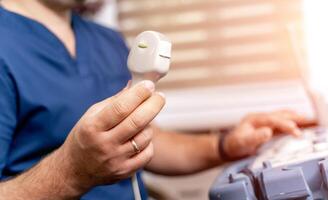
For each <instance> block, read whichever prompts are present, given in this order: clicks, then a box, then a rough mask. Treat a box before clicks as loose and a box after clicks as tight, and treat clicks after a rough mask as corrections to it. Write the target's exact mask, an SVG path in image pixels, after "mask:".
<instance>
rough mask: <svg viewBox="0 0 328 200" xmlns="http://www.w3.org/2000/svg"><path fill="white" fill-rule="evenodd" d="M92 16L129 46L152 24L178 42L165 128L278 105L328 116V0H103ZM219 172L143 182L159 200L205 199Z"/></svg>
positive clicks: (217, 125) (216, 123)
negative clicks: (110, 28) (123, 39)
mask: <svg viewBox="0 0 328 200" xmlns="http://www.w3.org/2000/svg"><path fill="white" fill-rule="evenodd" d="M90 17H92V18H93V19H94V20H95V21H97V22H98V23H101V24H103V25H105V26H109V27H112V28H114V29H117V30H119V31H121V32H122V33H123V35H124V36H125V38H126V41H127V43H128V44H130V43H131V42H132V41H133V39H134V37H135V36H136V35H138V34H139V33H140V32H142V31H145V30H154V31H159V32H162V33H163V34H165V35H167V36H168V37H169V38H170V39H171V40H172V43H173V53H172V62H173V63H172V67H171V71H170V72H169V74H168V76H167V77H165V78H164V79H163V80H161V81H160V83H159V85H158V88H159V90H162V91H164V92H165V94H166V96H167V105H166V106H165V108H164V110H163V112H162V113H161V115H160V116H159V117H158V118H157V119H156V120H157V123H158V124H159V125H160V126H162V127H163V128H167V129H179V130H192V131H195V132H198V131H203V130H209V129H210V130H217V129H221V128H225V127H231V126H233V125H234V124H236V123H237V122H238V121H239V120H240V118H241V117H242V116H244V115H245V114H246V113H249V112H261V111H270V110H276V109H293V110H296V111H297V112H300V113H303V114H305V115H306V116H308V117H310V118H318V116H320V117H321V119H320V120H321V121H324V119H322V116H324V114H322V113H328V112H326V111H327V109H326V107H327V106H326V103H325V102H326V100H325V99H326V98H328V73H327V72H328V69H327V67H328V25H327V23H326V22H325V20H327V19H328V1H327V0H116V1H114V0H104V5H103V6H102V7H101V8H100V10H99V11H98V12H96V13H95V14H93V15H92V16H90ZM313 94H315V98H314V95H313ZM318 99H319V100H320V103H318V102H319V101H318ZM218 170H219V169H213V170H210V171H209V172H205V173H202V174H197V175H194V176H191V177H183V178H177V177H173V178H166V177H158V176H155V175H152V174H145V179H146V183H147V184H148V186H149V187H150V188H151V191H153V192H154V194H156V195H160V196H161V197H158V199H198V200H199V199H207V190H208V188H209V185H210V184H211V182H212V181H213V179H214V177H215V175H216V174H217V172H218Z"/></svg>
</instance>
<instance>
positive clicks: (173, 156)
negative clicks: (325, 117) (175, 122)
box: [146, 111, 314, 175]
mask: <svg viewBox="0 0 328 200" xmlns="http://www.w3.org/2000/svg"><path fill="white" fill-rule="evenodd" d="M312 123H314V122H313V121H309V120H307V119H306V118H304V117H303V116H300V115H297V114H296V113H293V112H289V111H279V112H273V113H259V114H251V115H249V116H247V117H245V118H244V119H243V120H242V121H241V123H240V124H239V125H238V126H237V127H236V128H235V129H234V130H232V131H231V132H230V133H229V134H228V135H227V136H226V137H225V139H224V142H223V143H221V144H223V145H224V147H222V148H221V149H222V150H223V151H224V152H225V156H229V160H230V159H232V160H234V159H238V158H243V157H246V156H249V155H252V154H254V153H255V152H256V150H257V149H258V147H259V146H261V145H262V144H263V143H265V142H267V141H268V140H270V139H271V137H272V135H273V133H275V132H283V133H289V134H292V135H295V136H298V135H299V134H300V130H299V128H298V125H300V126H304V125H309V124H312ZM154 132H155V133H154V139H153V143H154V150H155V153H154V157H153V159H152V160H151V162H150V163H149V164H148V165H147V167H146V169H147V170H149V171H151V172H154V173H159V174H163V175H183V174H191V173H195V172H198V171H201V170H205V169H208V168H211V167H214V166H217V165H220V164H222V163H224V162H225V160H223V159H222V156H221V155H220V151H219V148H220V147H219V145H220V142H219V141H220V134H216V135H214V134H197V135H196V134H183V133H178V132H172V131H171V132H167V131H161V130H160V129H158V128H154Z"/></svg>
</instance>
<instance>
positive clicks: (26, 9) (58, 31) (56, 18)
mask: <svg viewBox="0 0 328 200" xmlns="http://www.w3.org/2000/svg"><path fill="white" fill-rule="evenodd" d="M45 2H46V1H43V0H2V1H1V5H2V6H3V7H4V8H6V9H7V10H10V11H12V12H15V13H18V14H21V15H23V16H26V17H28V18H30V19H33V20H35V21H37V22H39V23H41V24H43V25H44V26H45V27H47V28H48V29H49V30H50V31H51V32H52V33H54V34H55V35H56V36H57V37H58V38H59V40H61V41H62V43H63V44H64V46H65V47H66V49H67V51H68V52H69V53H70V55H71V56H72V57H75V54H76V49H75V35H74V31H73V29H72V27H71V10H70V9H69V8H65V7H61V6H56V5H54V4H51V5H50V4H47V3H45Z"/></svg>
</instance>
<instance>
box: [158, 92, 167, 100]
mask: <svg viewBox="0 0 328 200" xmlns="http://www.w3.org/2000/svg"><path fill="white" fill-rule="evenodd" d="M157 94H158V95H159V96H161V97H163V98H164V99H165V94H164V93H163V92H157Z"/></svg>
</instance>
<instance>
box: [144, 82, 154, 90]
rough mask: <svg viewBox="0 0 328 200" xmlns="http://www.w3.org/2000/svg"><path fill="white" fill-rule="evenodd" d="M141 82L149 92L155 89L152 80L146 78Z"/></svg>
mask: <svg viewBox="0 0 328 200" xmlns="http://www.w3.org/2000/svg"><path fill="white" fill-rule="evenodd" d="M143 84H144V86H145V88H147V89H148V90H150V91H151V92H153V91H155V84H154V83H153V82H152V81H148V80H146V81H143Z"/></svg>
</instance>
